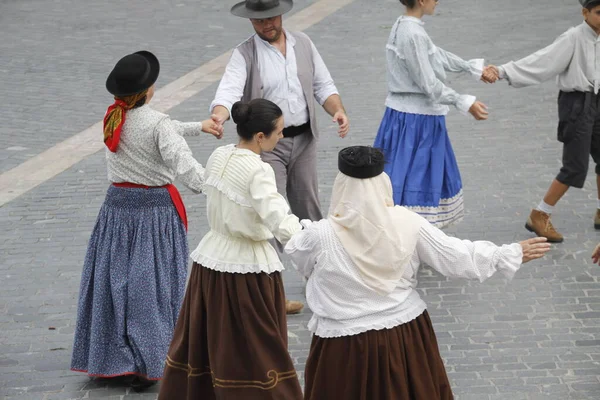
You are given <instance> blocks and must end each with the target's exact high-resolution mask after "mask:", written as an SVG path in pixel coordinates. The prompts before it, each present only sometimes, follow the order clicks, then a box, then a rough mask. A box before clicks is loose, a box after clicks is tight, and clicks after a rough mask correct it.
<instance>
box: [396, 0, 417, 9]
mask: <svg viewBox="0 0 600 400" xmlns="http://www.w3.org/2000/svg"><path fill="white" fill-rule="evenodd" d="M400 3H402V4H404V5H405V6H406V7H407V8H415V6H416V5H417V0H400Z"/></svg>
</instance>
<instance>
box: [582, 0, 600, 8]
mask: <svg viewBox="0 0 600 400" xmlns="http://www.w3.org/2000/svg"><path fill="white" fill-rule="evenodd" d="M597 6H600V0H596V1H592V2H591V3H590V4H588V5H587V6H585V8H587V9H588V10H589V11H592V9H593V8H595V7H597Z"/></svg>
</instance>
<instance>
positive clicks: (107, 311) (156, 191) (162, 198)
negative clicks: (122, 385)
mask: <svg viewBox="0 0 600 400" xmlns="http://www.w3.org/2000/svg"><path fill="white" fill-rule="evenodd" d="M187 265H188V246H187V238H186V232H185V228H184V226H183V223H182V222H181V219H180V217H179V215H178V214H177V210H176V209H175V207H174V206H173V201H172V200H171V197H170V195H169V192H168V191H167V189H163V188H153V189H134V188H117V187H114V186H111V187H110V188H109V189H108V193H107V195H106V199H105V201H104V204H103V205H102V208H101V209H100V214H99V215H98V219H97V221H96V225H95V227H94V230H93V232H92V237H91V239H90V242H89V245H88V250H87V255H86V257H85V263H84V266H83V273H82V276H81V288H80V291H79V308H78V311H77V327H76V330H75V343H74V345H73V358H72V361H71V369H73V370H75V371H81V372H86V373H87V374H89V375H90V376H99V377H115V376H120V375H141V376H143V377H145V378H148V379H152V380H157V379H160V378H161V377H162V374H163V370H164V363H165V358H166V356H167V350H168V349H169V344H170V343H171V338H172V335H173V330H174V328H175V323H176V321H177V315H178V314H179V309H180V307H181V302H182V301H183V295H184V291H185V279H186V275H187Z"/></svg>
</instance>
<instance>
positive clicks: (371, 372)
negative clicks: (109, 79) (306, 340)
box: [304, 311, 453, 400]
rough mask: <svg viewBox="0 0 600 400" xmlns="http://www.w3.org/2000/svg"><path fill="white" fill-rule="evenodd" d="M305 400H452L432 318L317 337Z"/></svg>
mask: <svg viewBox="0 0 600 400" xmlns="http://www.w3.org/2000/svg"><path fill="white" fill-rule="evenodd" d="M305 378H306V387H305V391H304V392H305V394H304V396H305V397H304V398H305V399H306V400H331V399H344V400H374V399H377V400H452V399H453V396H452V390H451V389H450V382H448V376H447V375H446V369H445V368H444V363H443V361H442V357H441V356H440V352H439V349H438V345H437V340H436V338H435V333H434V332H433V326H432V325H431V320H430V319H429V314H428V313H427V311H424V312H423V314H421V315H420V316H419V317H418V318H416V319H415V320H413V321H411V322H408V323H406V324H402V325H398V326H396V327H395V328H392V329H384V330H380V331H375V330H372V331H367V332H364V333H361V334H358V335H354V336H344V337H340V338H321V337H318V336H316V335H315V336H313V340H312V343H311V346H310V354H309V355H308V360H307V361H306V377H305Z"/></svg>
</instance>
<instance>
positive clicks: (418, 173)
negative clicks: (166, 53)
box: [374, 107, 464, 228]
mask: <svg viewBox="0 0 600 400" xmlns="http://www.w3.org/2000/svg"><path fill="white" fill-rule="evenodd" d="M374 147H378V148H380V149H382V150H383V152H384V154H385V159H386V166H385V172H386V173H387V174H388V175H389V177H390V179H391V181H392V186H393V190H394V203H395V204H398V205H402V206H405V207H407V208H408V209H410V210H412V211H415V212H416V213H418V214H420V215H422V216H423V217H424V218H425V219H427V220H428V221H429V222H431V223H432V224H433V225H435V226H437V227H438V228H443V227H445V226H448V225H450V224H452V223H455V222H458V221H459V220H460V219H462V217H463V211H464V205H463V194H462V181H461V179H460V172H459V170H458V165H457V164H456V157H455V156H454V151H453V150H452V145H451V144H450V138H449V137H448V131H447V130H446V118H445V117H444V116H443V115H421V114H409V113H404V112H400V111H396V110H393V109H391V108H389V107H388V108H387V109H386V110H385V114H384V116H383V120H382V121H381V125H380V126H379V131H378V132H377V137H376V139H375V144H374Z"/></svg>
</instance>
